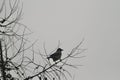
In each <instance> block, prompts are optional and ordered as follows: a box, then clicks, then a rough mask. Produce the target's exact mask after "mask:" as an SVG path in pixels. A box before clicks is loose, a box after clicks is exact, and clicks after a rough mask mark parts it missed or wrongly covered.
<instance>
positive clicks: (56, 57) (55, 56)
mask: <svg viewBox="0 0 120 80" xmlns="http://www.w3.org/2000/svg"><path fill="white" fill-rule="evenodd" d="M62 51H63V49H61V48H58V49H57V51H56V52H55V53H53V54H51V55H50V56H49V57H47V59H48V60H49V59H50V58H52V59H53V61H57V60H60V59H61V55H62Z"/></svg>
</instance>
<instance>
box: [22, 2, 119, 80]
mask: <svg viewBox="0 0 120 80" xmlns="http://www.w3.org/2000/svg"><path fill="white" fill-rule="evenodd" d="M23 4H24V10H23V12H24V16H23V20H22V22H23V23H24V24H25V25H27V26H28V27H29V28H30V29H31V30H32V31H33V32H34V34H33V35H32V40H35V39H39V43H40V45H42V44H43V42H44V41H45V42H46V45H47V46H46V47H47V49H48V51H50V50H53V49H54V48H55V47H56V46H57V43H58V40H60V41H61V47H62V48H64V50H65V52H67V51H69V50H70V49H72V48H73V47H75V45H77V44H78V43H79V42H80V41H81V40H82V38H85V41H84V44H83V47H85V48H87V49H88V50H87V51H86V52H85V53H84V54H85V55H86V56H87V57H85V58H84V59H81V62H80V63H82V64H83V65H84V66H82V67H80V68H79V70H76V71H75V72H76V76H75V77H76V78H75V80H120V36H119V34H120V0H24V1H23Z"/></svg>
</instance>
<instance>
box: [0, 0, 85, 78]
mask: <svg viewBox="0 0 120 80" xmlns="http://www.w3.org/2000/svg"><path fill="white" fill-rule="evenodd" d="M1 3H2V4H1V6H0V80H32V79H33V78H35V77H36V78H38V79H39V80H64V79H67V76H66V75H69V76H71V73H70V72H69V71H68V70H67V69H66V68H65V67H66V66H67V67H71V68H77V66H80V65H74V64H71V63H68V61H69V60H70V59H76V58H78V59H79V58H82V57H84V56H80V54H81V53H82V52H83V51H85V49H81V48H80V46H81V44H82V43H83V40H82V41H81V42H80V43H79V44H78V45H77V46H76V47H74V48H73V49H72V50H71V52H70V53H69V54H67V55H66V56H65V57H64V58H61V59H60V60H58V59H57V61H55V62H54V63H51V62H50V60H49V59H47V58H48V57H49V56H48V55H49V54H48V53H47V52H46V48H45V45H44V51H45V52H44V53H40V51H39V50H35V49H34V46H35V43H36V41H35V42H34V43H31V42H30V41H29V40H28V39H27V36H28V35H30V34H31V30H30V29H29V28H28V27H27V26H25V25H24V24H22V23H20V19H21V16H22V8H23V6H22V5H21V2H20V0H2V1H1ZM58 48H59V44H58V47H57V49H58ZM35 56H37V57H39V58H36V57H35Z"/></svg>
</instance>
